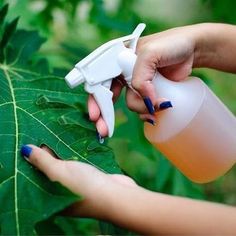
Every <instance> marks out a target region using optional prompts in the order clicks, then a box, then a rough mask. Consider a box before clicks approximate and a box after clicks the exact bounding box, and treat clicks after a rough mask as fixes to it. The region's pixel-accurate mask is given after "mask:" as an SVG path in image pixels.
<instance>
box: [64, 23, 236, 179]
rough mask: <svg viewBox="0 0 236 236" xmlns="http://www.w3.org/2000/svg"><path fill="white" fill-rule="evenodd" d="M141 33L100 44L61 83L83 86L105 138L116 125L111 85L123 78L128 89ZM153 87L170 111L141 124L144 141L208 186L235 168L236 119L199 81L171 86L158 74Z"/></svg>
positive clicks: (159, 112) (196, 79) (182, 82)
mask: <svg viewBox="0 0 236 236" xmlns="http://www.w3.org/2000/svg"><path fill="white" fill-rule="evenodd" d="M144 28H145V24H139V25H138V26H137V27H136V29H135V30H134V32H133V33H132V34H131V35H128V36H125V37H121V38H118V39H114V40H112V41H109V42H107V43H105V44H103V45H102V46H100V47H99V48H97V49H96V50H95V51H93V52H92V53H91V54H90V55H88V56H87V57H86V58H84V59H83V60H82V61H80V62H79V63H77V64H76V65H75V68H74V69H72V70H71V71H70V72H69V74H68V75H67V76H66V77H65V79H66V82H67V84H68V85H69V86H70V87H71V88H74V87H76V86H78V85H79V84H81V83H85V90H86V91H87V92H88V93H90V94H93V96H94V98H95V100H96V102H97V104H98V106H99V107H100V110H101V114H102V116H103V118H104V120H105V122H106V124H107V127H108V136H109V137H111V136H112V134H113V131H114V120H115V116H114V108H113V103H112V95H113V94H112V92H111V91H110V87H111V82H112V79H114V78H115V77H116V76H118V75H120V74H122V75H123V76H124V78H125V80H126V81H127V84H128V86H130V87H131V80H132V73H133V68H134V65H135V61H136V57H137V56H136V54H135V49H136V45H137V41H138V39H139V37H140V35H141V33H142V31H143V30H144ZM152 83H153V85H154V87H155V89H156V94H157V96H158V97H159V98H162V97H165V98H168V100H170V101H171V103H172V105H173V108H171V109H168V110H163V111H158V112H157V113H156V114H155V115H156V116H157V121H158V124H157V125H156V126H152V125H150V124H145V126H144V133H145V136H146V138H147V139H148V140H149V141H150V142H151V143H152V144H153V145H154V146H155V147H156V148H157V149H158V150H159V151H160V152H162V153H163V154H164V156H166V158H168V159H169V160H170V161H171V163H173V164H174V165H175V166H176V167H177V168H178V169H179V170H180V171H181V172H182V173H183V174H184V175H186V176H187V177H188V178H190V179H191V180H193V181H195V182H198V183H204V182H209V181H212V180H214V179H216V178H217V177H219V176H221V175H223V174H224V173H225V172H227V171H228V170H229V169H230V168H231V167H232V166H233V165H234V164H235V162H236V118H235V117H234V115H233V114H232V113H231V112H230V111H229V110H228V109H227V108H226V106H225V105H224V104H223V103H222V102H221V101H220V100H219V99H218V98H217V97H216V96H215V95H214V94H213V92H212V91H211V90H210V89H209V88H208V87H207V86H206V85H205V84H204V82H203V81H202V80H200V79H199V78H196V77H189V78H188V79H186V80H183V81H181V82H174V81H171V80H168V79H167V78H164V77H163V76H162V75H161V74H160V73H158V72H156V75H155V77H154V78H153V81H152ZM183 104H184V105H183Z"/></svg>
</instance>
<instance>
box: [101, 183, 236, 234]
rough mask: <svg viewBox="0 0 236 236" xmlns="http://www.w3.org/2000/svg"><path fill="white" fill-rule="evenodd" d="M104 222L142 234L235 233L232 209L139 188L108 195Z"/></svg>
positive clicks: (235, 210) (235, 213)
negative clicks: (105, 220)
mask: <svg viewBox="0 0 236 236" xmlns="http://www.w3.org/2000/svg"><path fill="white" fill-rule="evenodd" d="M108 196H109V197H108V199H107V201H106V202H105V204H106V207H105V209H106V211H105V212H106V213H105V214H104V215H105V216H106V217H107V220H109V221H111V222H113V223H115V224H118V225H120V226H122V227H125V228H128V229H131V230H133V231H136V232H139V233H143V234H158V233H159V234H175V235H183V234H187V235H190V234H208V235H209V234H215V235H225V234H231V235H232V234H236V224H235V220H236V208H234V207H229V206H224V205H221V204H216V203H208V202H204V201H197V200H191V199H187V198H181V197H174V196H169V195H165V194H161V193H154V192H151V191H147V190H145V189H143V188H140V187H133V188H127V187H124V186H116V187H115V188H114V189H113V190H112V191H111V192H110V194H108Z"/></svg>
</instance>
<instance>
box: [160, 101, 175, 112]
mask: <svg viewBox="0 0 236 236" xmlns="http://www.w3.org/2000/svg"><path fill="white" fill-rule="evenodd" d="M170 107H173V106H172V104H171V102H170V101H165V102H162V103H161V104H160V106H159V109H160V110H165V109H167V108H170Z"/></svg>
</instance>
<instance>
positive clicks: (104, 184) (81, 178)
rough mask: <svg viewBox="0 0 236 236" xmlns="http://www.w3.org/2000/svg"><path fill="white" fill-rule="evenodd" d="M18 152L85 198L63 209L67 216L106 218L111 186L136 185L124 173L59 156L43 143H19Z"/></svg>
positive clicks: (49, 175)
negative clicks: (109, 171)
mask: <svg viewBox="0 0 236 236" xmlns="http://www.w3.org/2000/svg"><path fill="white" fill-rule="evenodd" d="M21 153H22V155H23V156H24V157H25V159H26V160H27V161H28V162H30V163H31V164H32V165H34V166H35V167H37V168H38V169H39V170H40V171H42V172H43V173H44V174H46V175H47V177H48V178H49V179H50V180H51V181H57V182H59V183H61V184H62V185H63V186H65V187H66V188H68V189H69V190H70V191H71V192H73V193H75V194H78V195H82V196H83V197H84V200H82V201H80V202H78V203H75V204H74V205H73V206H71V207H70V208H68V209H66V210H65V212H64V213H65V214H68V215H70V216H85V217H95V218H98V219H106V218H107V214H108V212H109V210H110V209H109V201H108V200H109V197H108V196H110V195H111V192H112V191H113V189H114V188H118V187H119V186H121V187H124V188H131V187H135V186H137V185H136V184H135V182H134V181H133V180H132V179H131V178H129V177H127V176H125V175H118V174H105V173H103V172H102V171H100V170H98V169H97V168H95V167H93V166H91V165H89V164H86V163H82V162H78V161H65V160H62V159H59V158H58V157H56V156H55V154H54V153H53V152H52V151H51V150H50V149H49V148H47V147H46V146H45V147H43V148H39V147H36V146H34V145H26V146H23V147H22V149H21Z"/></svg>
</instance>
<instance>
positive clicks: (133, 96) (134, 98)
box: [126, 88, 148, 113]
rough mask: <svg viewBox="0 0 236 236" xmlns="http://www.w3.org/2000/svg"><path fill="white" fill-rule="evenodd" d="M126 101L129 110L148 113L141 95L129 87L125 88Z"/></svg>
mask: <svg viewBox="0 0 236 236" xmlns="http://www.w3.org/2000/svg"><path fill="white" fill-rule="evenodd" d="M126 103H127V106H128V108H129V109H130V110H131V111H134V112H138V113H148V109H147V107H146V106H145V104H144V102H143V99H142V97H141V96H139V95H138V94H137V93H135V92H134V91H133V90H132V89H130V88H128V89H127V90H126Z"/></svg>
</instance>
